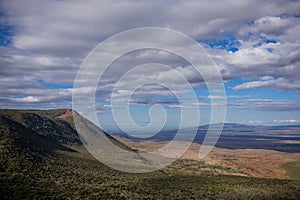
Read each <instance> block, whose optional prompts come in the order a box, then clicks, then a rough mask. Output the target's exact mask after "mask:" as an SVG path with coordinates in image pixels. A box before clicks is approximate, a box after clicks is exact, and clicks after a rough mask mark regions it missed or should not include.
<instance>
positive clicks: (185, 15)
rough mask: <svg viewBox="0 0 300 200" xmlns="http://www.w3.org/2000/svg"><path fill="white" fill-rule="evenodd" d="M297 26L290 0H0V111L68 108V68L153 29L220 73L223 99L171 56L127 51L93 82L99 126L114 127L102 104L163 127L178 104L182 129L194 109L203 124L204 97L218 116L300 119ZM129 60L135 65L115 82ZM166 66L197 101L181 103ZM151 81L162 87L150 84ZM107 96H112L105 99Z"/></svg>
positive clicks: (258, 121) (299, 12)
mask: <svg viewBox="0 0 300 200" xmlns="http://www.w3.org/2000/svg"><path fill="white" fill-rule="evenodd" d="M299 22H300V1H295V0H278V1H270V0H266V1H260V0H241V1H236V0H222V1H221V0H216V1H198V0H197V1H196V0H192V1H176V0H174V1H170V0H166V1H156V0H154V1H146V0H144V1H143V0H139V1H137V0H123V1H110V0H107V1H106V0H100V1H98V0H86V1H80V0H74V1H69V0H22V1H18V0H2V1H1V2H0V108H13V109H53V108H72V92H73V85H74V81H75V78H76V74H77V72H78V70H79V69H80V66H81V65H82V63H83V61H84V60H85V58H86V57H87V56H88V55H89V53H90V52H91V51H92V50H93V49H94V48H95V46H96V45H97V44H99V43H101V42H103V41H104V40H106V39H107V38H109V37H111V36H112V35H114V34H118V33H120V32H122V31H126V30H129V29H133V28H142V27H161V28H168V29H173V30H176V31H179V32H181V33H183V34H186V35H187V36H189V37H191V38H192V39H194V40H195V41H196V42H197V43H198V44H199V45H201V46H202V47H203V49H204V50H205V51H206V52H207V53H208V55H209V57H210V58H211V59H212V61H213V63H215V66H216V68H217V70H218V71H219V73H220V74H221V77H222V80H223V82H224V88H225V92H226V95H215V94H210V93H209V90H208V89H207V87H206V84H205V81H204V80H203V77H201V75H199V74H197V73H196V72H195V69H194V68H193V66H192V65H191V64H190V63H188V62H187V61H186V60H184V59H182V58H181V57H179V56H177V55H174V54H173V53H170V52H166V51H163V50H157V49H142V50H137V51H133V52H129V53H127V54H125V55H123V56H122V57H120V58H119V59H117V60H115V61H114V62H113V63H112V64H111V66H110V67H109V69H108V70H107V71H105V76H104V78H103V79H102V80H101V81H100V82H99V83H98V87H97V91H96V94H95V99H96V103H95V105H96V112H97V116H98V119H99V121H100V122H101V123H100V126H102V127H103V128H104V129H108V130H116V129H117V128H116V125H115V122H114V120H113V114H112V108H115V109H116V113H117V115H118V116H119V117H120V119H121V121H122V122H121V123H125V124H127V123H129V121H128V120H129V119H127V117H126V116H125V115H124V116H123V114H124V110H125V111H126V109H124V107H126V106H127V107H128V108H129V111H130V114H131V118H132V120H133V121H134V122H135V123H136V124H138V125H140V126H146V125H148V124H149V123H150V122H151V120H152V122H153V123H154V125H155V124H159V125H157V126H160V125H161V124H160V122H161V121H164V120H165V117H167V120H165V121H166V124H165V126H166V127H168V128H174V127H177V126H178V123H179V122H180V120H181V118H180V112H181V111H180V109H182V108H183V107H186V108H188V109H190V111H191V114H190V116H189V118H187V119H185V120H186V121H184V124H185V126H187V127H188V126H190V124H189V123H188V121H189V120H191V121H192V119H194V115H193V114H192V113H193V112H194V111H195V109H196V110H197V112H199V113H200V119H201V121H200V122H199V123H200V124H207V123H210V116H211V114H210V113H211V107H212V106H213V105H212V103H211V102H213V101H217V100H222V101H225V102H226V103H225V105H223V106H226V109H227V112H226V118H225V119H224V122H230V123H243V124H253V125H281V124H300V79H299V77H300V41H299V40H300V39H299V33H300V23H299ZM162 39H164V40H166V41H167V40H168V38H163V37H162ZM130 42H135V41H134V40H133V41H130ZM118 45H120V44H116V46H114V48H118ZM114 48H108V49H107V52H106V53H107V54H111V53H112V52H113V50H114ZM151 63H161V64H163V65H165V66H168V67H169V68H162V67H158V66H155V65H153V64H151ZM134 66H140V67H139V68H138V69H136V70H135V71H133V72H132V73H130V74H129V76H128V77H127V78H125V79H123V80H120V78H121V77H122V75H124V73H126V72H128V70H129V69H132V67H134ZM174 70H175V71H177V72H178V73H180V74H181V75H183V76H184V77H185V78H186V80H187V81H188V82H189V83H191V86H192V89H193V91H194V93H195V94H196V96H197V101H198V103H197V106H195V104H193V103H190V101H189V99H191V98H192V97H191V93H189V92H187V91H186V88H185V87H184V86H183V85H182V83H181V81H180V80H179V76H176V75H172V71H174ZM88 78H90V77H87V79H88ZM157 81H159V82H161V83H164V85H163V84H161V85H159V84H152V83H153V82H155V83H157ZM117 84H118V85H120V87H119V88H117V89H115V90H114V88H115V86H116V85H117ZM133 88H135V89H134V91H132V90H133ZM170 88H174V89H172V90H170ZM88 91H89V89H88V88H86V89H85V90H82V94H85V92H88ZM132 92H133V93H132ZM174 93H178V94H180V97H181V98H183V99H184V100H185V103H184V105H182V104H181V103H180V102H179V101H178V99H177V98H176V96H175V95H174ZM129 94H133V95H131V96H130V97H129V99H128V95H129ZM112 95H115V97H116V102H118V103H116V104H114V105H112V104H111V99H112ZM125 97H126V98H125ZM192 111H193V112H192ZM81 112H83V114H86V115H88V114H89V112H92V110H91V108H90V106H88V105H87V106H86V110H82V111H81ZM152 128H154V127H152V126H150V129H152Z"/></svg>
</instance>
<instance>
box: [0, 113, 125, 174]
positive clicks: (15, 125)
mask: <svg viewBox="0 0 300 200" xmlns="http://www.w3.org/2000/svg"><path fill="white" fill-rule="evenodd" d="M73 114H76V115H77V116H79V117H80V118H81V119H82V120H83V121H85V122H86V123H89V124H91V123H90V122H89V121H88V120H86V119H84V118H83V117H81V116H80V115H79V114H78V113H76V112H74V111H72V110H71V109H56V110H0V148H1V157H0V161H1V165H0V169H1V170H10V168H25V167H27V168H33V167H37V165H38V164H39V163H42V162H43V160H44V158H45V157H46V156H52V155H53V153H54V152H55V151H56V150H62V151H74V150H72V149H70V148H68V147H67V145H82V143H81V140H80V138H79V135H78V133H77V131H76V129H75V126H74V120H73ZM95 130H96V131H99V132H100V133H103V132H102V130H101V129H99V128H95ZM104 135H105V136H106V137H108V138H109V140H110V141H112V142H113V143H114V144H115V145H117V146H119V147H121V148H123V149H126V150H129V151H130V150H131V148H129V147H127V146H126V145H124V144H123V143H121V142H119V141H117V140H116V139H114V138H112V137H111V136H110V135H107V134H105V133H104Z"/></svg>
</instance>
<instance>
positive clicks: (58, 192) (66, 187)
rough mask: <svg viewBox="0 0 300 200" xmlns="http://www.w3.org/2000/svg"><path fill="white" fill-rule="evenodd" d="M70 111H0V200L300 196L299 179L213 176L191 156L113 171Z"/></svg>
mask: <svg viewBox="0 0 300 200" xmlns="http://www.w3.org/2000/svg"><path fill="white" fill-rule="evenodd" d="M72 114H73V111H71V110H68V109H59V110H50V111H39V110H30V111H28V110H26V111H25V110H22V111H18V110H0V155H1V156H0V196H1V199H49V198H50V199H51V198H52V199H145V198H147V199H191V198H192V199H200V198H202V199H299V196H300V194H299V185H300V182H299V181H292V180H278V179H257V178H253V177H241V176H224V175H216V174H215V173H213V172H212V171H211V170H210V171H207V170H203V171H202V169H205V168H209V167H210V166H208V165H205V164H204V163H203V162H196V161H190V160H184V161H183V160H178V161H176V162H175V163H173V164H172V165H171V166H169V167H167V168H165V169H163V170H161V171H156V172H151V173H146V174H130V173H123V172H119V171H115V170H113V169H111V168H109V167H107V166H105V165H103V164H101V163H100V162H99V161H98V160H96V159H95V158H94V157H93V156H91V155H90V154H89V153H88V152H87V151H86V149H85V148H84V147H83V145H81V142H80V140H79V136H78V134H77V132H76V130H75V128H74V123H73V122H72V120H73V118H72ZM83 120H84V121H85V122H86V123H87V124H89V125H90V126H95V125H92V124H91V122H89V121H88V120H85V119H83ZM98 131H101V130H100V129H99V130H98ZM107 137H109V139H110V140H112V141H113V142H114V143H115V144H116V145H119V146H120V147H122V148H124V149H127V150H131V149H130V148H129V147H127V146H126V145H124V144H123V143H120V142H119V141H118V140H114V139H113V138H111V137H110V136H108V135H107Z"/></svg>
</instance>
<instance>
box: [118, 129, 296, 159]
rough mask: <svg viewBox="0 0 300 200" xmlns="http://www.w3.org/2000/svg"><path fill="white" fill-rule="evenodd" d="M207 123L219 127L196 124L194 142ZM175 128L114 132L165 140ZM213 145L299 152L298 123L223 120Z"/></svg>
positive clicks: (184, 131) (201, 141) (199, 136)
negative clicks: (144, 133)
mask: <svg viewBox="0 0 300 200" xmlns="http://www.w3.org/2000/svg"><path fill="white" fill-rule="evenodd" d="M209 126H211V127H210V128H211V129H214V128H216V127H220V124H212V125H203V126H199V127H197V133H196V136H195V139H194V142H196V143H200V144H202V143H203V140H204V137H205V136H206V133H207V130H208V127H209ZM192 130H194V128H184V129H181V132H183V133H185V134H190V133H191V131H192ZM177 131H178V130H176V129H174V130H162V131H160V132H159V133H157V134H156V135H154V136H152V137H150V138H137V137H133V136H131V135H129V134H127V133H125V132H122V131H119V132H116V133H114V134H116V135H120V136H122V137H126V138H128V139H131V140H133V141H145V140H151V141H169V140H172V139H174V137H175V135H176V134H177ZM141 134H142V133H141ZM182 140H184V138H182ZM216 147H220V148H227V149H269V150H277V151H283V152H297V153H300V125H282V126H263V125H245V124H236V123H224V124H223V128H222V132H221V134H220V137H219V139H218V142H217V144H216Z"/></svg>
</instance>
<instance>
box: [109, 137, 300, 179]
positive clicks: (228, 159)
mask: <svg viewBox="0 0 300 200" xmlns="http://www.w3.org/2000/svg"><path fill="white" fill-rule="evenodd" d="M114 137H115V138H116V139H118V140H120V141H122V142H123V143H125V144H126V145H128V146H130V147H132V148H134V149H137V150H139V151H140V152H152V151H155V150H157V149H160V148H161V147H163V146H165V145H166V144H167V143H168V142H153V141H146V142H132V141H130V140H128V139H127V138H123V137H120V136H116V135H115V136H114ZM177 143H178V144H177V145H176V147H177V148H178V149H179V148H180V146H181V145H183V142H179V141H178V142H177ZM200 148H201V145H200V144H197V143H193V144H192V145H191V146H190V147H189V148H188V150H187V151H186V152H185V153H184V154H183V155H182V156H181V157H180V159H182V160H193V161H199V162H204V163H205V164H207V165H209V166H216V167H221V168H223V169H231V170H219V171H218V173H220V174H232V175H244V176H245V175H246V176H254V177H259V178H278V179H286V178H291V177H288V175H287V173H286V171H285V169H284V168H282V165H283V164H285V163H288V162H293V161H299V160H300V154H299V153H285V152H279V151H274V150H264V149H235V150H230V149H222V148H216V147H214V148H213V149H212V151H211V152H210V153H209V154H208V155H207V156H205V157H204V158H199V149H200ZM175 154H176V149H174V151H169V152H167V156H170V157H173V156H175ZM237 171H239V172H241V173H237Z"/></svg>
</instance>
